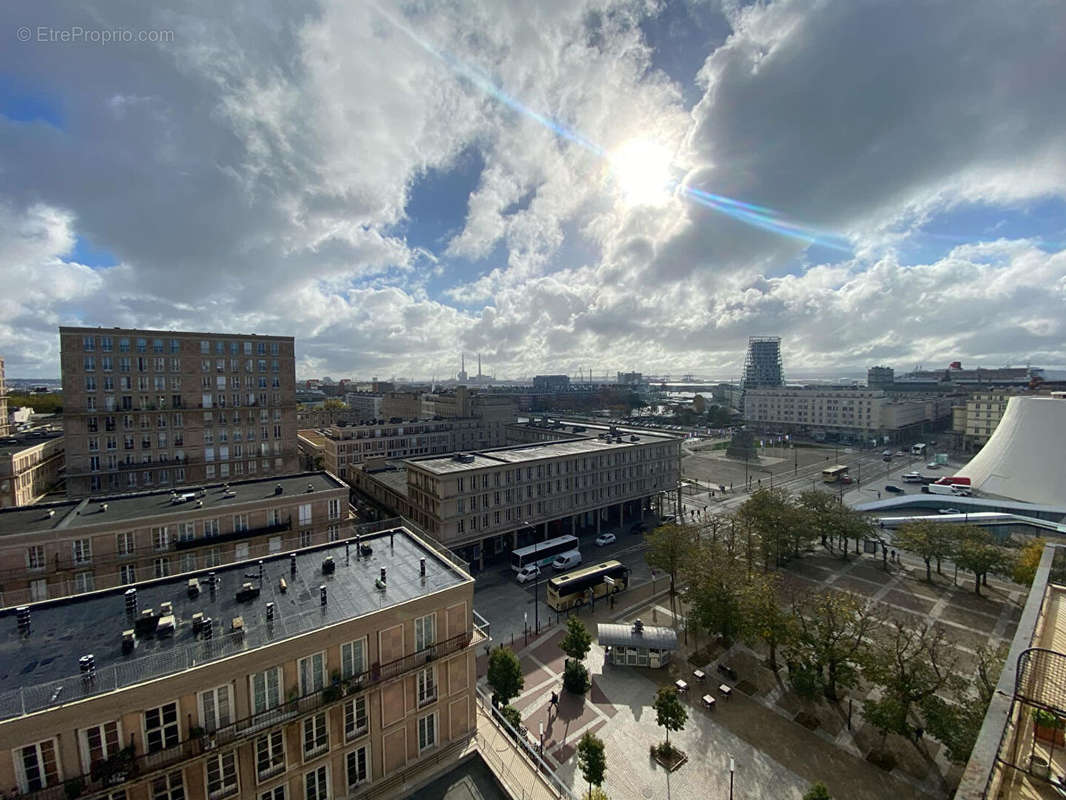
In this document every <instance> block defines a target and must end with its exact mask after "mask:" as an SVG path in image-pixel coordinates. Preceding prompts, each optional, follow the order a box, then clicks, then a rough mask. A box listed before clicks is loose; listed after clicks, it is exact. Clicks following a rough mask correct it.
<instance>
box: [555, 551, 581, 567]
mask: <svg viewBox="0 0 1066 800" xmlns="http://www.w3.org/2000/svg"><path fill="white" fill-rule="evenodd" d="M579 564H581V552H580V551H578V550H571V551H569V552H567V553H560V554H559V555H557V556H556V557H555V560H554V561H553V562H552V569H554V570H555V571H556V572H560V571H562V570H564V569H571V568H573V567H576V566H578V565H579Z"/></svg>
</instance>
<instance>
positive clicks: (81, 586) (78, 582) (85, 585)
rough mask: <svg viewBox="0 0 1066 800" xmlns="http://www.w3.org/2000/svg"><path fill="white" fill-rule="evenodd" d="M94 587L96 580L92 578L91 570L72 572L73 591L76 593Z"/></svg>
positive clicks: (87, 590)
mask: <svg viewBox="0 0 1066 800" xmlns="http://www.w3.org/2000/svg"><path fill="white" fill-rule="evenodd" d="M95 588H96V582H95V581H94V580H93V574H92V573H91V572H75V573H74V591H75V592H78V593H82V592H91V591H92V590H93V589H95Z"/></svg>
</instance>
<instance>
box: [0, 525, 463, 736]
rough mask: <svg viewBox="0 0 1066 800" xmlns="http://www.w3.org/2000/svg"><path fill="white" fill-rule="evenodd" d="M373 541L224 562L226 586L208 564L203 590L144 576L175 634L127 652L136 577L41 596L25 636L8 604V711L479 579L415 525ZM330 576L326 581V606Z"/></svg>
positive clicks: (1, 621)
mask: <svg viewBox="0 0 1066 800" xmlns="http://www.w3.org/2000/svg"><path fill="white" fill-rule="evenodd" d="M361 541H362V543H363V544H366V545H369V546H370V547H371V549H372V552H371V553H370V554H369V555H368V556H366V557H363V558H359V557H357V548H356V546H355V540H354V539H350V540H348V542H350V543H351V546H350V560H348V558H347V557H346V555H345V553H346V551H347V550H348V549H349V548H348V544H347V543H346V542H336V543H334V544H330V545H327V546H324V547H317V548H309V549H306V550H301V551H299V552H298V553H297V554H296V560H295V567H292V566H290V555H289V554H288V553H283V554H280V555H277V556H273V557H271V558H269V559H264V561H263V562H262V565H263V566H262V577H261V578H260V577H259V576H260V572H259V566H258V564H257V563H256V562H254V561H246V562H243V563H240V564H234V565H230V566H227V567H221V568H218V569H216V570H215V571H214V574H215V580H216V583H215V584H214V589H212V588H211V584H210V582H209V580H208V575H209V573H208V571H207V570H203V571H201V572H199V573H197V577H198V578H199V580H200V582H201V592H200V593H199V594H198V595H196V596H193V597H190V594H189V592H188V579H189V577H190V576H189V575H187V574H186V575H183V576H181V577H180V578H172V579H164V580H160V581H152V582H146V583H140V584H137V585H136V589H137V608H138V613H140V612H141V611H143V610H145V609H154V610H155V612H156V614H158V613H159V610H160V605H161V603H163V602H164V601H169V602H171V603H172V604H173V615H174V623H175V627H174V632H173V635H166V636H162V635H156V634H154V633H153V634H149V635H143V636H140V635H139V636H137V637H136V646H135V648H134V649H133V651H132V652H131V653H130V654H128V655H125V654H123V652H122V632H123V630H126V629H132V628H134V622H133V620H132V618H131V617H129V616H127V613H126V601H125V596H124V592H125V587H123V588H121V589H116V590H112V591H108V592H99V593H95V594H88V595H80V596H78V597H75V598H72V599H69V600H66V601H57V602H54V603H42V604H38V605H35V606H32V607H31V609H30V619H31V628H32V632H31V634H30V635H29V636H25V637H24V636H21V635H20V634H19V631H18V628H17V624H16V614H15V612H14V611H13V610H8V611H6V612H2V613H0V663H2V664H4V665H5V667H4V669H3V670H2V671H0V719H3V718H6V717H11V716H17V715H19V714H22V713H28V712H31V711H35V710H40V709H44V708H47V707H49V706H51V705H52V704H53V702H69V701H71V700H74V699H77V698H81V697H84V696H87V695H91V694H97V693H101V692H106V691H111V690H114V689H116V688H120V687H123V686H129V685H132V684H136V683H141V682H143V681H147V680H151V679H153V678H158V677H161V676H163V675H167V674H170V673H174V672H180V671H182V670H185V669H189V668H191V667H193V666H194V665H197V664H202V663H204V662H207V661H214V660H217V659H220V658H224V657H228V656H232V655H235V654H238V653H242V652H248V651H251V650H255V649H257V648H260V647H264V646H267V645H270V644H273V643H275V642H279V641H282V640H285V639H289V638H292V637H294V636H297V635H299V634H302V633H306V632H308V631H311V630H314V629H316V628H321V627H324V626H326V625H331V624H336V623H340V622H343V621H346V620H350V619H353V618H356V617H360V616H363V615H366V614H370V613H372V612H376V611H379V610H380V609H383V608H388V607H391V606H396V605H399V604H401V603H406V602H408V601H410V600H413V599H415V598H417V597H422V596H424V595H426V594H429V593H432V592H436V591H441V590H444V589H449V588H452V587H454V586H458V585H460V584H462V583H465V582H467V581H470V580H472V579H471V578H470V576H469V575H467V574H466V573H465V572H463V571H462V570H461V569H460V568H459V567H458V566H456V565H455V564H453V563H451V562H450V561H447V560H445V558H444V557H443V556H442V555H441V554H440V553H439V552H438V551H437V550H435V549H433V548H431V547H430V546H428V545H427V544H426V543H424V542H423V541H422V540H421V539H419V538H418V537H416V536H415V535H414V534H412V533H411V532H410V531H408V530H407V529H406V528H395V529H393V530H392V531H386V532H384V533H381V534H375V535H373V536H365V537H363V539H362V540H361ZM330 555H331V556H332V557H333V560H334V562H335V565H336V571H335V572H334V573H333V574H325V573H324V571H323V563H324V560H325V558H326V556H330ZM420 558H424V559H425V560H426V577H425V578H424V579H423V578H422V577H420V575H419V559H420ZM382 568H385V569H386V570H387V574H386V582H387V588H386V589H385V590H384V591H379V590H378V589H377V588H376V586H375V581H376V580H377V579H378V578H379V576H380V574H381V570H382ZM281 578H284V579H285V580H286V582H287V583H288V588H287V591H286V592H284V593H282V592H281V591H280V589H279V579H281ZM244 583H251V584H252V585H253V586H254V587H255V588H256V589H258V594H257V595H256V596H255V597H253V598H251V599H247V600H243V601H242V600H238V599H237V597H236V594H237V592H238V590H240V589H241V587H242V584H244ZM320 586H325V587H326V597H327V602H326V605H325V606H323V605H321V600H320V594H319V587H320ZM267 603H273V604H274V620H273V622H272V623H268V622H267V619H266V606H267ZM197 612H203V614H204V616H205V617H210V618H211V620H212V625H213V627H212V632H213V637H212V638H211V639H209V640H204V639H203V638H201V637H200V636H197V635H196V634H194V633H193V625H192V616H193V614H195V613H197ZM235 617H242V618H243V621H244V634H243V635H238V634H233V633H231V632H230V628H231V623H232V620H233V619H234V618H235ZM89 653H91V654H93V656H94V659H95V663H96V669H97V676H96V680H95V681H94V683H92V684H90V685H89V686H88V687H86V685H85V684H84V683H83V681H82V679H81V677H80V675H79V668H78V658H79V657H80V656H82V655H85V654H89ZM57 692H58V694H57ZM53 698H55V699H54V700H53Z"/></svg>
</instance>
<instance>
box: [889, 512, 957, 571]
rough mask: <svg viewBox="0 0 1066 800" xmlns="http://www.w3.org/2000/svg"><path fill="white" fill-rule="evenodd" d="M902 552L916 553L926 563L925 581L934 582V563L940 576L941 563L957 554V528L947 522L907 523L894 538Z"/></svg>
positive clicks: (900, 527)
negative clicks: (942, 560) (934, 562)
mask: <svg viewBox="0 0 1066 800" xmlns="http://www.w3.org/2000/svg"><path fill="white" fill-rule="evenodd" d="M892 541H893V543H894V544H895V545H896V547H898V548H899V549H900V550H906V551H907V552H908V553H914V554H915V555H916V556H918V557H919V558H920V559H922V561H924V562H925V579H926V580H927V581H929V582H930V583H932V581H933V561H936V571H937V574H940V561H941V559H944V558H950V557H951V556H952V555H953V554H954V553H955V548H956V545H957V542H958V537H957V536H956V527H955V526H954V525H948V524H947V523H945V522H928V521H921V522H907V523H905V524H903V525H900V526H899V529H898V530H897V531H896V533H895V535H894V536H893V537H892Z"/></svg>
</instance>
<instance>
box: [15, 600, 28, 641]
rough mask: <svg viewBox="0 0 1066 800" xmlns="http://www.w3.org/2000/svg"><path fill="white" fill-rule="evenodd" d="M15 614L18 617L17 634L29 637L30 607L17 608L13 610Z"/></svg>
mask: <svg viewBox="0 0 1066 800" xmlns="http://www.w3.org/2000/svg"><path fill="white" fill-rule="evenodd" d="M15 613H16V614H17V615H18V626H19V633H20V634H22V635H23V636H29V635H30V607H29V606H19V607H18V608H16V609H15Z"/></svg>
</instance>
